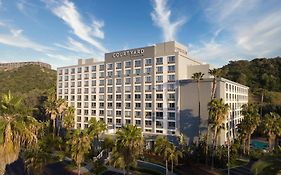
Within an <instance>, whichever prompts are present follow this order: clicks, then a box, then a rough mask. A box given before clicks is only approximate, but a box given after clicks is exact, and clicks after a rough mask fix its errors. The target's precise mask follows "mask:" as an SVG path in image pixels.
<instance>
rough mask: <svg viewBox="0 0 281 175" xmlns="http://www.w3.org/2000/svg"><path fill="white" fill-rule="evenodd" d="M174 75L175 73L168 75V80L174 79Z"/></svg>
mask: <svg viewBox="0 0 281 175" xmlns="http://www.w3.org/2000/svg"><path fill="white" fill-rule="evenodd" d="M175 80H176V76H175V75H168V81H175Z"/></svg>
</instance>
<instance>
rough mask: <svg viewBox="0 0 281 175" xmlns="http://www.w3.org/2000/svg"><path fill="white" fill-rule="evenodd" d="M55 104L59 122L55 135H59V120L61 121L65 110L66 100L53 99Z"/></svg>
mask: <svg viewBox="0 0 281 175" xmlns="http://www.w3.org/2000/svg"><path fill="white" fill-rule="evenodd" d="M55 104H56V109H57V115H58V118H59V124H58V131H57V135H58V136H59V134H60V128H61V122H62V117H63V116H62V115H63V113H64V112H65V110H66V109H67V102H66V101H65V100H64V99H61V98H60V99H58V100H56V101H55Z"/></svg>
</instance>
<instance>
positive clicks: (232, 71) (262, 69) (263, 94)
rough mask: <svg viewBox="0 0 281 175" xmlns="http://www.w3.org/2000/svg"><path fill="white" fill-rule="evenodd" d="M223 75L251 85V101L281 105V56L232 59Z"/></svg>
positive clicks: (224, 69) (223, 69) (224, 67)
mask: <svg viewBox="0 0 281 175" xmlns="http://www.w3.org/2000/svg"><path fill="white" fill-rule="evenodd" d="M221 69H222V77H225V78H227V79H230V80H232V81H235V82H238V83H241V84H244V85H246V86H249V87H250V101H251V102H256V103H257V102H261V101H262V99H263V102H264V103H265V104H269V103H270V104H273V105H281V57H276V58H269V59H267V58H256V59H253V60H251V61H247V60H239V61H230V62H229V64H227V65H225V66H223V67H222V68H221Z"/></svg>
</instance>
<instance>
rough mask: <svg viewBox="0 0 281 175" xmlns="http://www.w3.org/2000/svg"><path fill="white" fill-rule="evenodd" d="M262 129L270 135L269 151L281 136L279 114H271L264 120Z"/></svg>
mask: <svg viewBox="0 0 281 175" xmlns="http://www.w3.org/2000/svg"><path fill="white" fill-rule="evenodd" d="M262 127H263V131H264V133H265V134H267V135H268V142H269V151H272V150H273V148H274V146H275V140H276V137H277V136H280V135H281V117H280V115H278V114H277V113H274V112H270V113H269V114H266V115H265V117H264V119H263V120H262Z"/></svg>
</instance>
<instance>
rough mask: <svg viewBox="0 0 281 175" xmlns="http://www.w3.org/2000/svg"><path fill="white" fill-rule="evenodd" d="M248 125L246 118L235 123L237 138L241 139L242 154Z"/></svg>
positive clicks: (244, 148)
mask: <svg viewBox="0 0 281 175" xmlns="http://www.w3.org/2000/svg"><path fill="white" fill-rule="evenodd" d="M249 125H250V124H249V123H248V120H242V121H241V122H240V123H239V124H237V131H238V133H239V136H238V138H239V140H240V141H242V148H243V154H245V153H246V140H247V138H248V133H247V128H248V126H249Z"/></svg>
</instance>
